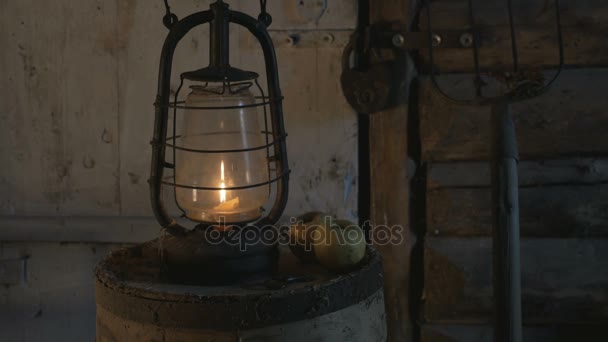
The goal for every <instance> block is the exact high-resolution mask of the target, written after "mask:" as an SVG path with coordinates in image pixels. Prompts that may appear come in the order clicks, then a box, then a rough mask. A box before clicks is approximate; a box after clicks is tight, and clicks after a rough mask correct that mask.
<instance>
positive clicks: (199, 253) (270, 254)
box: [159, 226, 278, 286]
mask: <svg viewBox="0 0 608 342" xmlns="http://www.w3.org/2000/svg"><path fill="white" fill-rule="evenodd" d="M259 233H260V232H259V231H258V230H257V228H255V227H245V228H239V227H237V228H232V229H230V230H220V229H214V228H213V227H210V226H202V227H197V228H196V229H194V230H192V231H188V232H186V233H185V234H184V235H166V236H164V237H162V238H161V239H160V240H159V249H160V250H161V251H162V252H161V253H162V256H163V259H164V263H165V265H166V272H165V273H166V275H167V278H168V279H169V280H171V281H172V282H176V283H181V284H187V285H197V286H211V285H228V284H231V283H235V282H242V281H243V280H246V279H249V278H255V277H258V276H264V275H268V274H271V273H272V272H273V271H275V269H276V265H277V261H278V252H277V246H276V244H268V243H264V242H263V241H261V240H259V239H257V237H259V236H260V234H259Z"/></svg>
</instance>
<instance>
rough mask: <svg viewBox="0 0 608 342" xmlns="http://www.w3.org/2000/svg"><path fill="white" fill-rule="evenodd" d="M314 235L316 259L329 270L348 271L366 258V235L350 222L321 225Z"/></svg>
mask: <svg viewBox="0 0 608 342" xmlns="http://www.w3.org/2000/svg"><path fill="white" fill-rule="evenodd" d="M313 235H314V237H313V241H314V246H313V247H314V252H315V257H316V259H317V261H319V263H320V264H321V265H323V266H324V267H325V268H327V269H330V270H333V271H348V270H350V269H352V268H353V267H354V266H356V265H357V264H358V263H359V262H360V261H361V260H362V259H363V257H365V246H366V244H365V234H364V233H363V230H362V229H361V228H359V226H357V225H356V224H354V223H352V222H350V221H346V220H337V221H335V223H334V222H331V224H325V225H320V226H319V227H318V228H317V229H316V230H315V232H314V234H313Z"/></svg>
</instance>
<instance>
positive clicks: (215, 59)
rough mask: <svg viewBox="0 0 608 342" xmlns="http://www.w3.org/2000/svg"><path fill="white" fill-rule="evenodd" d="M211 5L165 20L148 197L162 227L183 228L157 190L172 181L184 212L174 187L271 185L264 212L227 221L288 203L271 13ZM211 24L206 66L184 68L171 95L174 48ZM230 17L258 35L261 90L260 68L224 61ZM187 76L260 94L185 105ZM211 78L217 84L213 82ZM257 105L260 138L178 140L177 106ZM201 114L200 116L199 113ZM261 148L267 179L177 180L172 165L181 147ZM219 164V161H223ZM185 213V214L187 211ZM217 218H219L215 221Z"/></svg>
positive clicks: (265, 220) (271, 218)
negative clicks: (246, 141)
mask: <svg viewBox="0 0 608 342" xmlns="http://www.w3.org/2000/svg"><path fill="white" fill-rule="evenodd" d="M210 7H211V8H210V10H206V11H202V12H198V13H194V14H192V15H190V16H187V17H185V18H183V19H182V20H179V21H178V20H177V18H176V17H175V16H174V15H171V16H172V17H169V19H170V20H168V21H166V22H165V24H166V25H167V26H168V27H170V31H169V34H168V36H167V38H166V39H165V43H164V45H163V49H162V54H161V62H160V70H159V81H158V94H157V97H156V102H155V108H156V111H155V124H154V135H153V139H152V142H151V144H152V165H151V172H150V179H149V184H150V197H151V204H152V209H153V212H154V215H155V217H156V220H157V221H158V222H159V223H160V225H161V226H162V227H164V228H167V229H169V231H171V230H170V229H171V228H183V227H181V226H180V225H179V224H178V223H177V221H176V220H175V219H174V218H172V217H171V216H170V215H169V213H168V211H167V210H166V207H165V204H164V203H163V200H162V196H161V192H162V187H163V186H168V187H172V188H173V191H174V199H175V201H176V204H177V206H178V208H180V210H182V213H183V214H184V215H185V214H186V212H185V210H184V209H183V208H181V206H180V205H179V203H178V200H177V191H178V190H179V189H187V190H192V191H210V192H217V191H237V190H246V189H254V188H263V187H267V188H268V191H269V192H270V191H271V185H273V188H274V189H275V190H276V194H275V196H274V203H273V205H272V208H270V209H269V210H268V211H267V214H266V216H264V217H262V218H259V219H257V218H256V220H255V223H251V222H245V221H243V222H230V224H231V225H243V226H244V225H252V224H255V225H260V226H264V225H271V224H274V223H276V222H277V221H278V219H279V218H280V216H281V214H282V212H283V210H284V208H285V205H286V203H287V195H288V183H289V172H290V171H289V169H288V164H287V151H286V144H285V139H286V136H287V134H286V133H285V128H284V122H283V109H282V100H283V98H282V96H281V90H280V87H279V77H278V70H277V62H276V56H275V51H274V47H273V44H272V40H271V38H270V36H269V35H268V32H267V30H266V27H267V25H268V24H269V23H270V21H271V19H270V17H269V15H268V14H266V13H262V14H261V15H260V17H259V19H254V18H253V17H250V16H248V15H247V14H244V13H241V12H237V11H232V10H230V9H229V7H228V5H227V4H225V3H224V2H223V1H221V0H219V1H217V2H215V3H213V4H211V6H210ZM207 23H209V24H210V64H209V66H208V67H205V68H202V69H199V70H195V71H189V72H184V73H182V74H181V75H180V81H181V82H180V85H179V88H178V90H177V91H176V93H175V94H174V96H173V98H171V90H170V79H171V74H172V64H173V54H174V51H175V49H176V47H177V45H178V43H179V42H180V41H181V40H182V38H184V36H185V35H186V34H187V33H188V32H189V31H190V30H191V29H193V28H194V27H197V26H200V25H203V24H207ZM230 23H234V24H237V25H240V26H242V27H245V28H247V29H248V30H249V31H250V32H251V33H252V34H253V35H254V37H255V38H256V39H257V40H258V41H259V43H260V46H261V48H262V51H263V54H264V62H265V68H266V79H267V84H268V86H267V91H264V90H263V88H262V86H261V85H260V83H259V82H258V74H257V73H255V72H251V71H244V70H240V69H237V68H234V67H232V66H230V64H229V63H228V59H229V58H228V57H229V55H228V45H229V42H228V31H229V24H230ZM185 81H189V82H194V83H197V84H198V86H196V87H197V89H199V90H200V91H204V92H215V93H216V94H217V95H230V94H236V93H238V92H242V91H249V89H250V88H252V89H255V90H256V91H257V92H258V94H257V95H255V96H252V97H253V99H254V100H253V101H252V102H250V103H239V104H235V105H209V106H207V105H189V104H187V103H186V102H185V101H183V100H179V95H180V92H181V89H182V87H183V86H184V84H185ZM212 84H215V85H216V86H215V87H212V86H211V85H212ZM246 109H257V110H261V111H262V112H263V124H264V126H263V130H261V131H260V132H259V133H260V134H262V135H263V137H264V138H263V141H264V143H262V144H259V145H256V146H247V147H245V148H229V149H199V148H191V147H189V146H186V145H184V144H182V143H180V140H181V139H182V138H183V137H182V136H180V135H179V134H178V132H177V128H176V127H177V122H178V115H180V114H181V113H180V112H181V111H196V112H200V113H199V114H200V115H203V116H204V115H205V114H206V113H205V112H207V113H208V112H209V111H214V112H215V113H216V114H220V115H221V113H222V112H223V111H230V110H246ZM170 115H172V119H173V120H172V121H173V124H172V134H170V135H168V131H169V129H168V127H169V124H168V123H169V119H170ZM203 120H204V118H203ZM167 148H169V149H170V151H171V152H172V153H171V156H170V158H168V159H170V160H167V155H166V152H167ZM256 151H257V152H260V151H264V152H265V162H266V171H267V174H268V178H267V180H265V181H260V182H254V183H251V182H250V183H247V184H231V185H230V186H222V187H216V186H207V185H198V184H191V183H190V184H189V183H185V182H178V181H176V171H177V170H178V169H179V167H180V165H178V164H177V163H178V162H179V160H178V158H176V155H178V154H179V153H183V154H191V155H198V156H200V155H217V154H222V155H233V156H234V155H236V154H246V153H252V152H256ZM207 167H210V166H209V165H200V168H201V169H203V168H207ZM222 167H223V165H222ZM167 169H169V170H173V173H172V174H170V175H165V171H166V170H167ZM185 216H186V215H185ZM203 224H207V225H212V224H214V222H211V221H205V220H203ZM215 224H217V223H215Z"/></svg>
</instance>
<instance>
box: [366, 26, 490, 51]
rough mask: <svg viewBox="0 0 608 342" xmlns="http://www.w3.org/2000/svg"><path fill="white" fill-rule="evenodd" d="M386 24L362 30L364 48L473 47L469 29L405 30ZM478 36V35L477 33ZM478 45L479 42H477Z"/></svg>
mask: <svg viewBox="0 0 608 342" xmlns="http://www.w3.org/2000/svg"><path fill="white" fill-rule="evenodd" d="M386 26H387V25H371V26H369V27H367V28H366V30H365V31H364V37H363V44H364V46H365V47H366V48H387V49H388V48H397V49H403V50H416V49H428V48H429V47H430V46H429V45H432V47H433V48H447V49H458V48H465V49H468V48H473V39H474V38H473V37H475V35H474V34H473V33H474V32H473V31H471V30H433V31H432V32H429V31H417V32H412V31H405V30H391V29H386ZM477 37H479V35H477ZM478 46H479V42H478Z"/></svg>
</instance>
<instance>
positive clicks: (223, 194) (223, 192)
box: [220, 160, 226, 204]
mask: <svg viewBox="0 0 608 342" xmlns="http://www.w3.org/2000/svg"><path fill="white" fill-rule="evenodd" d="M220 182H221V183H220V188H222V190H220V204H221V203H224V202H226V190H223V189H225V188H226V183H225V182H224V161H223V160H222V162H221V164H220Z"/></svg>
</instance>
